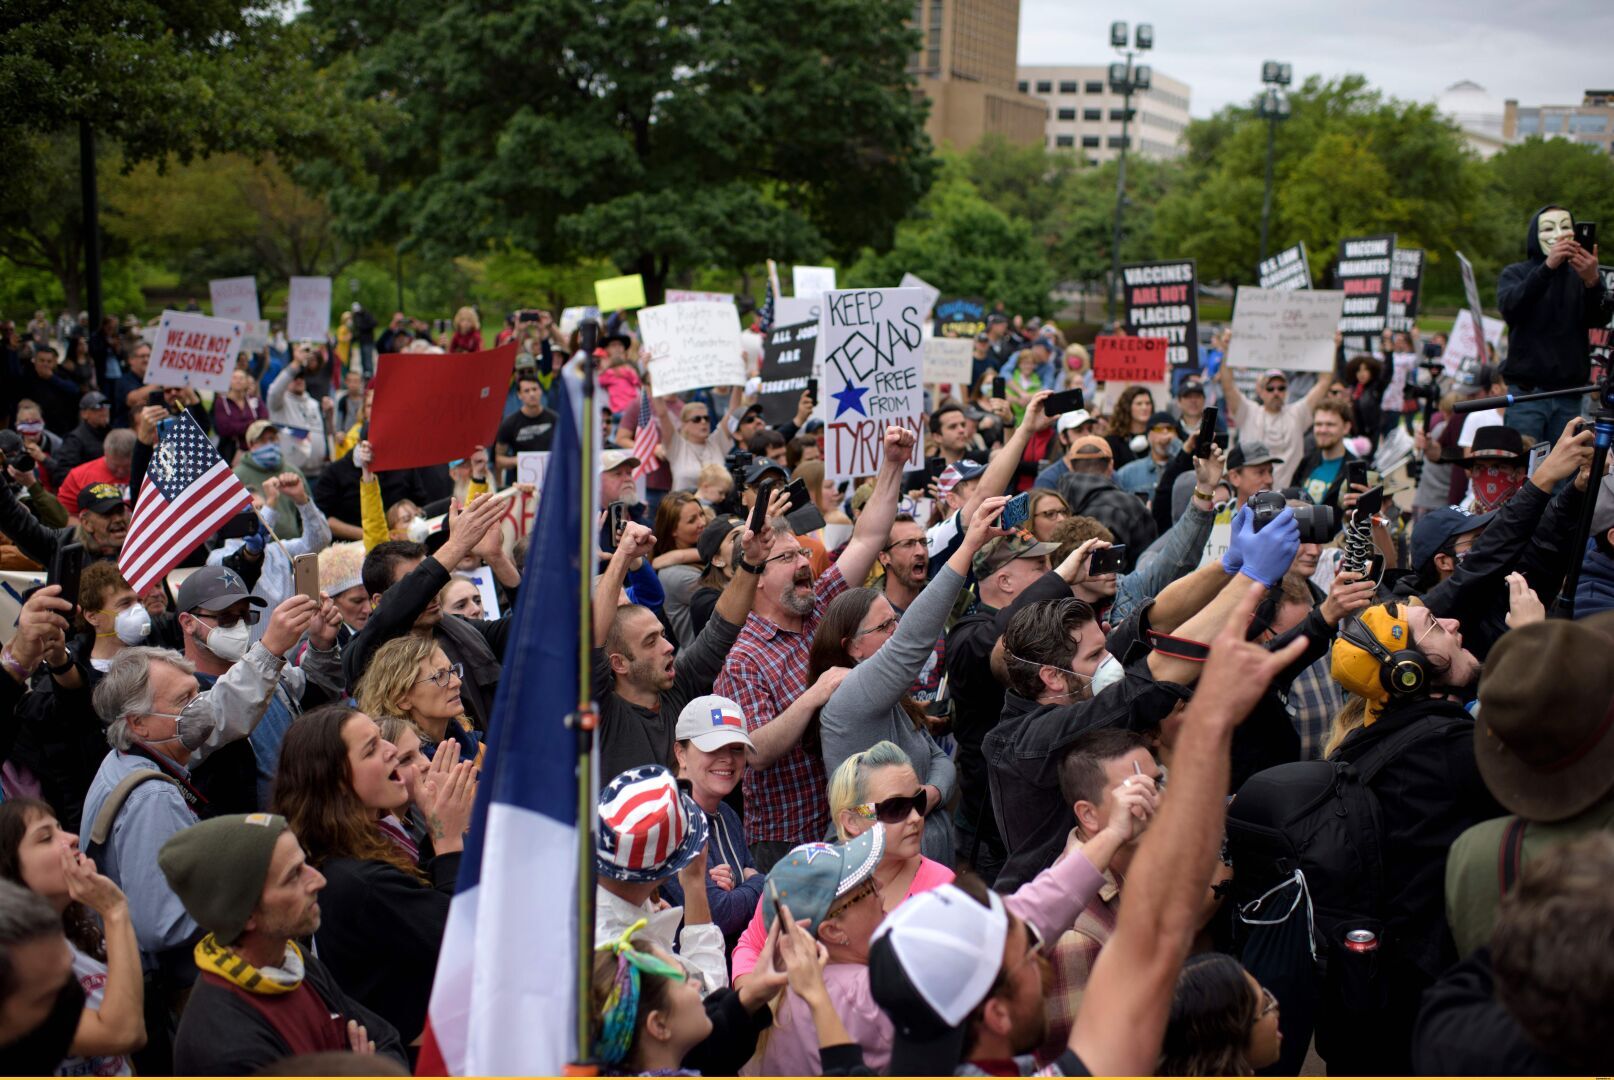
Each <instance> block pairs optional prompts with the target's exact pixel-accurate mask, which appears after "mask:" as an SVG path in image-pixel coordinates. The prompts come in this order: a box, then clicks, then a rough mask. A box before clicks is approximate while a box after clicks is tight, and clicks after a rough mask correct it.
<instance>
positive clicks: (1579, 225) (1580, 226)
mask: <svg viewBox="0 0 1614 1080" xmlns="http://www.w3.org/2000/svg"><path fill="white" fill-rule="evenodd" d="M1575 243H1577V244H1579V245H1580V246H1581V247H1583V248H1585V249H1586V250H1587V251H1591V250H1593V249H1595V248H1596V247H1597V222H1595V221H1577V222H1575Z"/></svg>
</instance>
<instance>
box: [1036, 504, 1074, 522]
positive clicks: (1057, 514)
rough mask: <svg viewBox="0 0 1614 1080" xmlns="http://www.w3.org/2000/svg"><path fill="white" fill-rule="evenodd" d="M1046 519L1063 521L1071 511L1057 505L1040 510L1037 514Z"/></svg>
mask: <svg viewBox="0 0 1614 1080" xmlns="http://www.w3.org/2000/svg"><path fill="white" fill-rule="evenodd" d="M1035 516H1037V517H1039V518H1042V520H1044V521H1063V520H1064V519H1065V518H1068V517H1070V511H1069V510H1066V509H1065V508H1064V507H1063V506H1056V507H1054V508H1053V509H1051V510H1038V511H1037V513H1036V515H1035Z"/></svg>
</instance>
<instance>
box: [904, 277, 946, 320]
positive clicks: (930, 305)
mask: <svg viewBox="0 0 1614 1080" xmlns="http://www.w3.org/2000/svg"><path fill="white" fill-rule="evenodd" d="M899 284H900V287H901V288H904V289H918V290H919V291H920V292H921V293H923V294H924V297H925V298H924V300H923V302H922V303H921V305H920V308H919V321H920V322H922V323H928V322H930V315H931V312H933V311H935V310H936V301H937V300H940V299H941V290H940V289H938V288H936V286H934V285H932V284H931V283H930V282H928V281H926V280H925V279H924V278H922V277H920V276H919V275H918V274H903V275H902V281H901V282H900V283H899Z"/></svg>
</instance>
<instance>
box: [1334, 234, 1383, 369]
mask: <svg viewBox="0 0 1614 1080" xmlns="http://www.w3.org/2000/svg"><path fill="white" fill-rule="evenodd" d="M1394 251H1395V234H1394V233H1390V234H1389V235H1386V236H1353V237H1350V238H1348V239H1345V240H1341V241H1340V244H1339V262H1338V263H1337V264H1335V266H1334V279H1335V281H1336V282H1338V284H1339V287H1340V288H1341V289H1344V290H1345V309H1344V312H1343V314H1342V316H1341V318H1340V320H1339V327H1338V329H1339V332H1340V333H1342V334H1344V335H1345V347H1346V348H1347V349H1354V350H1356V351H1357V352H1364V351H1366V350H1367V348H1368V346H1369V344H1370V343H1369V340H1368V339H1369V338H1371V337H1373V336H1375V335H1377V334H1379V333H1381V332H1382V331H1383V330H1384V326H1385V322H1386V320H1387V319H1388V318H1389V314H1390V268H1391V262H1392V260H1393V254H1392V253H1393V252H1394Z"/></svg>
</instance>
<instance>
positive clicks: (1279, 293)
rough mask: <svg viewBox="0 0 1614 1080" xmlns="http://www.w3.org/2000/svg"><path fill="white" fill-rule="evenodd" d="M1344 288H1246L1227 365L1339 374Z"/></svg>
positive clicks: (1236, 309) (1237, 311)
mask: <svg viewBox="0 0 1614 1080" xmlns="http://www.w3.org/2000/svg"><path fill="white" fill-rule="evenodd" d="M1344 304H1345V294H1344V293H1343V292H1342V291H1340V290H1339V289H1258V288H1255V287H1254V286H1252V285H1240V286H1239V291H1238V298H1237V301H1236V302H1235V303H1234V305H1233V336H1232V339H1231V340H1230V341H1229V342H1228V346H1227V364H1228V366H1229V367H1236V368H1258V369H1265V368H1277V369H1279V370H1280V371H1333V370H1334V331H1335V330H1336V329H1337V328H1338V327H1339V316H1340V309H1341V308H1342V307H1343V306H1344Z"/></svg>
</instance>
